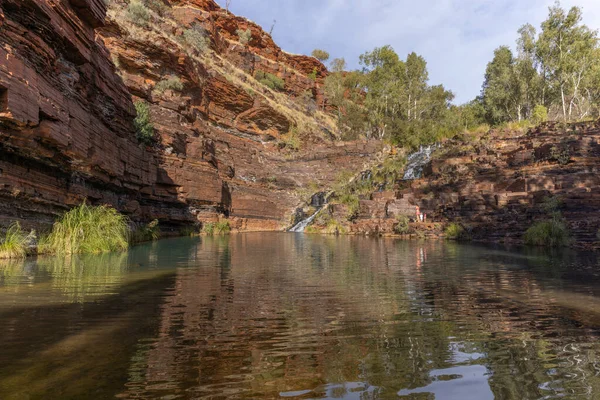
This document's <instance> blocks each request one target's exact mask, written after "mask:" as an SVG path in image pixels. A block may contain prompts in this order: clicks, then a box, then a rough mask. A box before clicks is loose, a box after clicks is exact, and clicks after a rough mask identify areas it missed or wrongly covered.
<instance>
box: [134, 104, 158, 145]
mask: <svg viewBox="0 0 600 400" xmlns="http://www.w3.org/2000/svg"><path fill="white" fill-rule="evenodd" d="M134 105H135V111H136V117H135V119H134V120H133V125H134V126H135V130H136V137H137V139H138V141H140V142H141V143H144V144H146V145H152V144H153V143H154V125H153V124H152V122H151V121H150V106H149V105H148V103H146V102H145V101H141V100H139V101H136V102H135V104H134Z"/></svg>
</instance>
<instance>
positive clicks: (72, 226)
mask: <svg viewBox="0 0 600 400" xmlns="http://www.w3.org/2000/svg"><path fill="white" fill-rule="evenodd" d="M128 238H129V227H128V221H127V218H126V217H125V216H123V215H122V214H119V212H118V211H117V210H115V209H114V208H110V207H108V206H97V207H95V206H90V205H88V204H87V203H83V204H81V205H80V206H78V207H75V208H74V209H72V210H71V211H69V212H67V213H66V214H64V215H63V216H62V217H61V218H60V219H59V220H58V221H57V222H55V223H54V226H53V227H52V232H50V234H49V235H48V236H47V237H46V238H44V240H42V241H41V243H40V245H39V250H40V252H44V253H52V254H98V253H105V252H110V251H118V250H126V249H127V248H128V247H129V242H128Z"/></svg>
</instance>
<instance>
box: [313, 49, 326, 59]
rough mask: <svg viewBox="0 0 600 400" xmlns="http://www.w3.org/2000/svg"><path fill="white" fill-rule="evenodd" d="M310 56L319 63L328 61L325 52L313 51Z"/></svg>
mask: <svg viewBox="0 0 600 400" xmlns="http://www.w3.org/2000/svg"><path fill="white" fill-rule="evenodd" d="M311 55H312V56H313V57H314V58H316V59H317V60H319V61H321V62H326V61H327V60H329V53H328V52H326V51H325V50H321V49H314V50H313V52H312V53H311Z"/></svg>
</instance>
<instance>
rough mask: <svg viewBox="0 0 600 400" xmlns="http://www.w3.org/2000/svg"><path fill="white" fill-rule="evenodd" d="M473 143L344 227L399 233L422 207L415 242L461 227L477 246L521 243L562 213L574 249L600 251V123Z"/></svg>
mask: <svg viewBox="0 0 600 400" xmlns="http://www.w3.org/2000/svg"><path fill="white" fill-rule="evenodd" d="M467 137H468V136H465V137H463V138H461V139H456V140H449V141H447V142H445V143H443V144H442V146H441V148H440V149H439V150H437V151H436V152H435V153H434V154H433V158H432V160H431V162H430V163H429V164H428V165H427V166H426V168H425V171H424V173H423V176H422V177H421V178H420V179H416V180H413V181H401V182H398V183H397V184H396V186H395V188H394V190H387V191H375V192H373V193H371V194H369V195H366V196H362V199H361V200H360V203H359V208H358V212H357V214H356V216H355V218H353V219H352V221H349V222H344V224H345V228H346V229H347V230H348V231H349V232H351V233H358V234H384V235H386V234H394V227H395V225H396V223H397V216H398V215H406V216H410V217H413V218H414V216H415V208H416V206H419V208H420V210H421V212H423V213H426V214H427V223H415V224H411V232H412V234H413V235H414V236H421V237H423V236H438V237H441V236H443V232H444V227H445V226H446V225H447V224H448V223H450V222H455V223H460V224H461V225H463V226H464V227H465V228H466V229H467V230H468V234H469V236H470V237H471V238H472V239H473V240H479V241H488V242H503V243H517V244H518V243H522V239H523V234H524V233H525V231H526V230H527V229H528V228H529V227H530V226H532V225H533V224H534V223H535V222H536V221H543V220H548V219H550V218H551V215H552V213H553V212H560V214H561V216H562V218H564V220H565V223H566V225H567V227H568V229H569V231H570V232H571V235H572V236H573V239H574V243H573V244H574V245H575V246H578V247H583V248H591V247H599V245H600V236H599V233H600V214H598V210H599V209H600V174H599V172H600V171H599V169H600V121H598V122H587V123H575V124H559V123H546V124H543V125H541V126H539V127H537V128H534V129H530V130H529V131H528V132H517V131H509V130H505V131H502V130H492V131H490V132H488V133H486V134H483V135H480V136H479V137H472V138H471V140H468V139H466V138H467ZM330 214H331V215H332V216H334V217H336V218H338V219H341V220H344V219H345V216H346V214H347V207H345V206H344V205H339V204H338V205H332V206H331V207H330Z"/></svg>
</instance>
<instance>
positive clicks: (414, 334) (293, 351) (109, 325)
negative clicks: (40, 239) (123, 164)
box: [0, 233, 600, 400]
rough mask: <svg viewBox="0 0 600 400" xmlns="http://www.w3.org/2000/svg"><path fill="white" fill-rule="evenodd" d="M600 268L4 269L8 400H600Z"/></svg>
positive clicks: (147, 249)
mask: <svg viewBox="0 0 600 400" xmlns="http://www.w3.org/2000/svg"><path fill="white" fill-rule="evenodd" d="M599 273H600V266H599V265H598V260H597V259H596V256H594V255H591V254H584V253H573V252H568V251H563V252H561V253H559V254H545V253H541V252H539V251H537V252H532V251H529V252H516V251H515V252H508V251H506V250H500V249H493V248H486V247H477V246H466V245H458V244H454V243H444V242H405V241H397V240H391V239H370V238H354V237H339V238H338V237H321V236H307V235H299V234H298V235H297V234H283V233H282V234H245V235H233V236H231V237H219V238H201V239H191V238H184V239H173V240H164V241H160V242H157V243H153V244H147V245H142V246H139V247H136V248H133V249H131V250H130V251H129V252H128V253H123V254H110V255H102V256H89V257H88V256H86V257H73V258H67V259H65V258H62V259H57V258H40V259H38V260H27V261H25V262H11V263H3V264H2V265H1V267H0V399H109V398H115V397H116V398H121V399H154V398H160V399H195V398H209V399H224V398H252V399H277V398H301V399H308V398H337V399H388V398H389V399H398V398H400V399H402V398H406V399H433V398H435V399H461V400H463V399H477V400H479V399H493V398H497V399H539V398H582V399H585V398H589V399H595V398H600V377H599V376H598V375H599V373H600V339H599V337H598V333H599V332H600V330H599V329H598V328H599V327H600V297H599V296H600V276H599Z"/></svg>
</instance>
